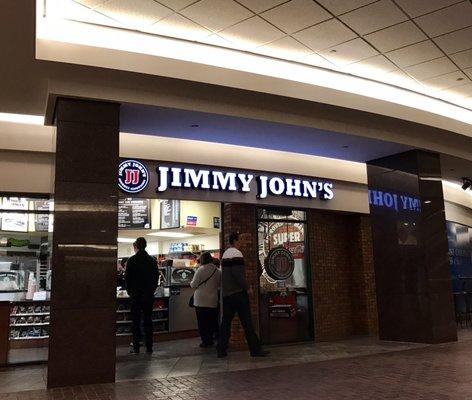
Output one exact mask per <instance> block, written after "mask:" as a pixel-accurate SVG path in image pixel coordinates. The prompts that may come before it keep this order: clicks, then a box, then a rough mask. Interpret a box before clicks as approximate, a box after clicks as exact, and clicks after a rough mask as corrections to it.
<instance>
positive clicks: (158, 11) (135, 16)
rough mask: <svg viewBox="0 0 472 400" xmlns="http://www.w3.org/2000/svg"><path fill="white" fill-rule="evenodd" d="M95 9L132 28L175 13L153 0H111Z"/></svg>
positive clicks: (149, 23) (143, 25)
mask: <svg viewBox="0 0 472 400" xmlns="http://www.w3.org/2000/svg"><path fill="white" fill-rule="evenodd" d="M95 10H96V11H99V12H100V13H102V14H105V15H106V16H108V17H110V18H113V19H115V20H117V21H119V22H121V23H122V24H123V25H125V26H128V27H131V28H143V27H146V26H148V25H151V24H153V23H154V22H156V21H159V20H160V19H162V18H165V17H167V16H169V15H170V14H172V13H173V11H172V10H171V9H169V8H167V7H164V6H163V5H161V4H158V3H156V2H155V1H153V0H134V1H128V0H110V1H108V2H106V3H105V4H102V5H100V6H98V7H97V8H96V9H95Z"/></svg>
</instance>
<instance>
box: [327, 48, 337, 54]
mask: <svg viewBox="0 0 472 400" xmlns="http://www.w3.org/2000/svg"><path fill="white" fill-rule="evenodd" d="M329 52H330V53H337V52H338V51H337V50H335V49H333V50H330V51H329Z"/></svg>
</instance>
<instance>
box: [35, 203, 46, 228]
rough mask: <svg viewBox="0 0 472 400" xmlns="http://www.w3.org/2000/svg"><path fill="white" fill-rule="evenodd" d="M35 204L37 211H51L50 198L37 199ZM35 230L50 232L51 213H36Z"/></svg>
mask: <svg viewBox="0 0 472 400" xmlns="http://www.w3.org/2000/svg"><path fill="white" fill-rule="evenodd" d="M33 204H34V209H35V211H49V200H35V201H34V202H33ZM34 230H35V231H36V232H48V230H49V214H35V216H34Z"/></svg>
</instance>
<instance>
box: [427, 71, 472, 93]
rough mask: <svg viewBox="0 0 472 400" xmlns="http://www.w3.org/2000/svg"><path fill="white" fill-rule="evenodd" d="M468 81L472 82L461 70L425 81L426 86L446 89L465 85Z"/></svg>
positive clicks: (434, 88)
mask: <svg viewBox="0 0 472 400" xmlns="http://www.w3.org/2000/svg"><path fill="white" fill-rule="evenodd" d="M467 82H469V83H470V79H469V78H468V77H467V76H466V75H465V74H464V73H462V72H460V71H455V72H451V73H449V74H445V75H441V76H437V77H436V78H432V79H427V80H425V81H423V83H424V84H425V85H426V86H428V87H429V88H431V89H433V90H444V89H447V88H450V87H454V86H459V85H463V84H465V83H467Z"/></svg>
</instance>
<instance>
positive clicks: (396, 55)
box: [386, 40, 443, 67]
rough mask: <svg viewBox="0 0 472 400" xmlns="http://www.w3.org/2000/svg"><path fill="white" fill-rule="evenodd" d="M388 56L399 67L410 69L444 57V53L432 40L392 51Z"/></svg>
mask: <svg viewBox="0 0 472 400" xmlns="http://www.w3.org/2000/svg"><path fill="white" fill-rule="evenodd" d="M386 56H387V57H388V58H389V59H390V60H391V61H393V62H394V63H395V64H397V65H398V66H399V67H408V66H410V65H415V64H419V63H421V62H424V61H429V60H432V59H434V58H439V57H441V56H443V53H442V52H441V51H440V50H439V49H438V48H437V47H436V46H435V45H434V43H433V42H432V41H431V40H426V41H424V42H421V43H417V44H413V45H411V46H408V47H403V48H402V49H398V50H394V51H391V52H390V53H387V54H386Z"/></svg>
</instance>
